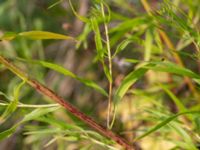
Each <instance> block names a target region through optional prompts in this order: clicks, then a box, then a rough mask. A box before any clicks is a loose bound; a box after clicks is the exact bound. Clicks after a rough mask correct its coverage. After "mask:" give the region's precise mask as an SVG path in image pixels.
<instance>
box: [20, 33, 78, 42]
mask: <svg viewBox="0 0 200 150" xmlns="http://www.w3.org/2000/svg"><path fill="white" fill-rule="evenodd" d="M18 35H19V36H21V37H26V38H30V39H33V40H45V39H60V40H75V39H74V38H73V37H71V36H66V35H62V34H58V33H53V32H47V31H27V32H21V33H19V34H18Z"/></svg>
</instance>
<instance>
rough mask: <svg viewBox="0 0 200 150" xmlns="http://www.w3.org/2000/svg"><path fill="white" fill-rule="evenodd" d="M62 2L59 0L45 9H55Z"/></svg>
mask: <svg viewBox="0 0 200 150" xmlns="http://www.w3.org/2000/svg"><path fill="white" fill-rule="evenodd" d="M62 1H63V0H59V1H57V2H55V3H53V4H51V5H50V6H49V7H48V8H47V9H51V8H53V7H55V6H56V5H58V4H60V3H61V2H62Z"/></svg>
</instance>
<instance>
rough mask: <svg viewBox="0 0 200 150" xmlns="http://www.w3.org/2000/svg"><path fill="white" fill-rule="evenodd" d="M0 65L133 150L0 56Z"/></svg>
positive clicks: (105, 134) (90, 124)
mask: <svg viewBox="0 0 200 150" xmlns="http://www.w3.org/2000/svg"><path fill="white" fill-rule="evenodd" d="M0 63H2V64H3V65H4V66H5V67H6V68H7V69H9V70H10V71H11V72H13V73H14V74H15V75H17V76H18V77H20V78H21V79H23V80H25V81H26V82H27V83H28V84H29V85H30V86H32V87H33V88H34V89H36V90H37V91H39V92H40V93H41V94H43V95H45V96H47V97H49V98H51V99H52V100H54V101H55V102H57V103H59V104H60V105H61V106H63V107H64V108H65V109H66V110H68V111H69V112H71V113H72V114H73V115H74V116H76V117H77V118H79V119H80V120H82V121H83V122H85V123H86V124H88V125H89V126H90V127H92V128H93V129H95V130H96V131H98V132H99V133H101V134H102V135H104V136H105V137H108V138H110V139H112V140H113V141H115V142H116V143H118V144H119V145H121V146H123V147H124V148H125V149H126V150H134V148H133V147H132V146H130V145H129V144H128V143H127V142H126V141H125V140H124V139H123V138H121V137H119V136H118V135H116V134H114V133H113V132H112V131H111V130H108V129H106V128H104V127H102V126H101V125H99V124H98V123H96V122H95V121H94V120H93V119H92V118H90V117H89V116H87V115H85V114H84V113H82V112H81V111H79V110H78V109H77V108H75V107H74V106H73V105H71V104H70V103H69V102H67V101H66V100H64V99H63V98H61V97H60V96H58V95H57V94H56V93H54V92H53V91H52V90H50V89H49V88H47V87H45V86H44V85H42V84H41V83H39V82H38V81H36V80H33V79H30V78H29V77H28V75H27V74H25V73H24V72H23V71H21V70H20V69H18V68H17V67H16V66H14V65H13V64H12V63H11V62H9V61H8V60H7V59H6V58H4V57H3V56H1V55H0Z"/></svg>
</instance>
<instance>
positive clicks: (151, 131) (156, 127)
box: [134, 111, 200, 141]
mask: <svg viewBox="0 0 200 150" xmlns="http://www.w3.org/2000/svg"><path fill="white" fill-rule="evenodd" d="M194 113H200V111H186V112H181V113H178V114H175V115H173V116H171V117H169V118H167V119H165V120H164V121H162V122H161V123H159V124H158V125H156V126H154V127H153V128H151V129H150V130H149V131H147V132H145V133H144V134H142V135H141V136H139V137H137V138H136V139H135V140H134V141H137V140H140V139H142V138H144V137H146V136H147V135H149V134H151V133H153V132H155V131H157V130H158V129H160V128H162V127H163V126H165V125H167V124H168V123H169V122H171V121H172V120H174V119H176V118H177V117H179V116H181V115H184V114H194Z"/></svg>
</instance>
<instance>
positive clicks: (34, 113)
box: [20, 106, 60, 123]
mask: <svg viewBox="0 0 200 150" xmlns="http://www.w3.org/2000/svg"><path fill="white" fill-rule="evenodd" d="M59 108H60V106H58V107H50V108H37V109H35V110H33V111H32V112H31V113H29V114H27V115H25V117H24V118H23V119H22V121H21V122H20V123H24V122H27V121H29V120H33V119H36V118H38V117H40V116H43V115H45V114H48V113H50V112H53V111H56V110H58V109H59Z"/></svg>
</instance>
